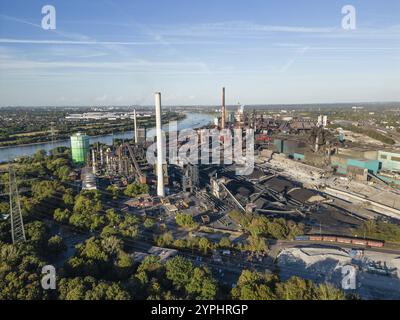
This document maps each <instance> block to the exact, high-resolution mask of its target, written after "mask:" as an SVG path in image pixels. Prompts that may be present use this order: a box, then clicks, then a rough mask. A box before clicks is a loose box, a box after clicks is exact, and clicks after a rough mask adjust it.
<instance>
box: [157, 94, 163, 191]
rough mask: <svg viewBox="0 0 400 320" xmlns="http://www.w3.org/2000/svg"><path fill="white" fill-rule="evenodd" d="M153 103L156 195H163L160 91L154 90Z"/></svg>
mask: <svg viewBox="0 0 400 320" xmlns="http://www.w3.org/2000/svg"><path fill="white" fill-rule="evenodd" d="M155 105H156V134H157V195H158V196H159V197H164V196H165V192H164V175H163V158H164V148H163V139H162V132H161V126H162V123H161V93H160V92H156V94H155Z"/></svg>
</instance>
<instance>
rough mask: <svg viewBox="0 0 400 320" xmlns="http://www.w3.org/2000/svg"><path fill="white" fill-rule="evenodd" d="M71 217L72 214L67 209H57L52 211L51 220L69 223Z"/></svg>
mask: <svg viewBox="0 0 400 320" xmlns="http://www.w3.org/2000/svg"><path fill="white" fill-rule="evenodd" d="M71 215H72V213H71V211H69V210H68V209H65V210H61V209H60V208H57V209H56V210H54V214H53V218H54V220H56V221H59V222H64V223H65V222H68V221H69V218H70V217H71Z"/></svg>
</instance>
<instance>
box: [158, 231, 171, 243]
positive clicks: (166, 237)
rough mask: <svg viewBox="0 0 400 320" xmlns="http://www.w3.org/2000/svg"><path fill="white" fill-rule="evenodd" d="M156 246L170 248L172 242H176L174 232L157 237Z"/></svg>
mask: <svg viewBox="0 0 400 320" xmlns="http://www.w3.org/2000/svg"><path fill="white" fill-rule="evenodd" d="M155 240H156V244H157V245H158V246H160V247H164V246H169V245H171V243H172V242H174V237H173V235H172V232H170V231H168V232H164V233H163V234H161V235H159V236H157V237H155Z"/></svg>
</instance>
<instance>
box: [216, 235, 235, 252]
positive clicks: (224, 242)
mask: <svg viewBox="0 0 400 320" xmlns="http://www.w3.org/2000/svg"><path fill="white" fill-rule="evenodd" d="M218 245H219V247H220V248H227V249H228V248H231V247H232V244H231V241H230V240H229V238H228V237H223V238H221V240H220V241H219V244H218Z"/></svg>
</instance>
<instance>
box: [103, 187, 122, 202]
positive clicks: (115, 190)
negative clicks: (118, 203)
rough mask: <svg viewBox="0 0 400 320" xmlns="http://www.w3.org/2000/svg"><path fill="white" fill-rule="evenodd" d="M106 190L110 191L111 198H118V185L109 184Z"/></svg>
mask: <svg viewBox="0 0 400 320" xmlns="http://www.w3.org/2000/svg"><path fill="white" fill-rule="evenodd" d="M106 190H107V191H108V192H109V193H110V197H111V199H113V200H118V198H119V196H120V190H119V188H118V187H116V186H114V185H111V186H108V187H107V189H106Z"/></svg>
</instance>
